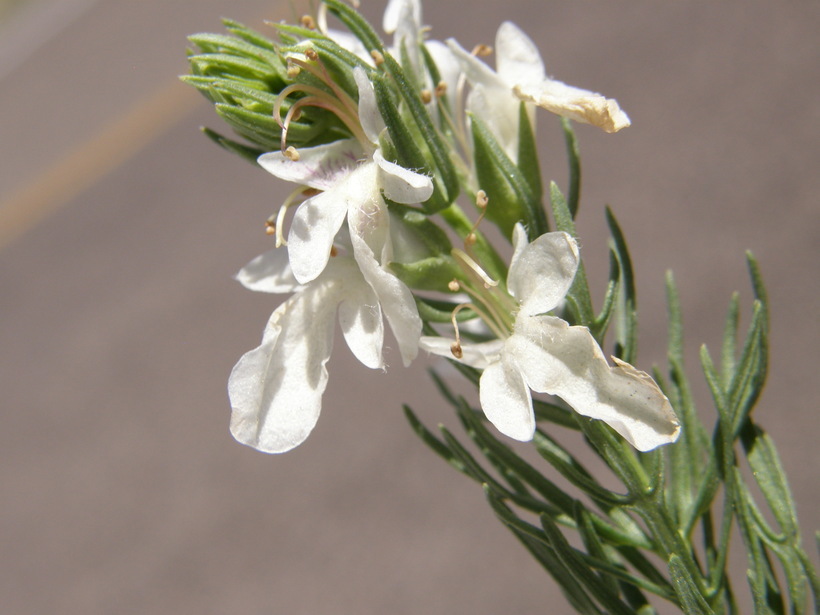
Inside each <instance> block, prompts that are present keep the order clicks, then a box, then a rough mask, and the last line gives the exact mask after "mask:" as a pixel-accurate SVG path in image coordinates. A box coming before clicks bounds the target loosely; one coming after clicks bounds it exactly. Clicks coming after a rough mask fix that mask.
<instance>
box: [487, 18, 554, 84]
mask: <svg viewBox="0 0 820 615" xmlns="http://www.w3.org/2000/svg"><path fill="white" fill-rule="evenodd" d="M495 54H496V55H495V69H496V72H498V74H499V76H500V77H501V79H503V80H504V82H505V83H507V84H508V85H509V86H510V87H512V86H513V85H516V84H519V83H532V82H536V83H538V82H540V81H543V80H544V79H545V78H546V76H547V73H546V71H545V70H544V63H543V62H542V61H541V54H540V53H539V52H538V48H537V47H536V46H535V43H533V42H532V39H531V38H530V37H529V36H527V35H526V34H525V33H524V31H523V30H522V29H521V28H519V27H518V26H517V25H515V24H514V23H512V22H511V21H505V22H504V23H502V24H501V27H499V28H498V32H497V33H496V35H495Z"/></svg>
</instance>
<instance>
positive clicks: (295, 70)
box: [288, 64, 302, 79]
mask: <svg viewBox="0 0 820 615" xmlns="http://www.w3.org/2000/svg"><path fill="white" fill-rule="evenodd" d="M300 72H302V69H301V68H300V67H298V66H296V64H290V65H289V66H288V79H296V76H297V75H298V74H299V73H300Z"/></svg>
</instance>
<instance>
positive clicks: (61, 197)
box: [0, 81, 204, 249]
mask: <svg viewBox="0 0 820 615" xmlns="http://www.w3.org/2000/svg"><path fill="white" fill-rule="evenodd" d="M198 100H202V101H204V99H202V97H201V96H199V94H198V93H197V92H196V91H195V90H194V89H193V88H191V87H190V86H186V85H185V84H183V83H180V82H178V81H174V82H172V83H170V84H168V85H166V86H164V87H162V88H160V89H159V90H157V91H155V92H153V93H152V94H150V95H149V96H147V97H146V98H144V99H142V100H140V101H138V102H137V103H136V104H134V106H133V107H131V108H130V109H129V110H128V111H127V112H126V113H125V114H124V115H121V116H119V117H117V118H115V119H114V120H113V121H112V122H110V123H109V124H107V125H105V126H104V127H103V128H102V129H101V130H100V131H98V132H97V133H95V134H93V135H92V136H91V137H89V139H88V140H86V141H85V142H83V143H81V144H80V145H79V146H78V147H77V148H75V149H74V150H72V151H71V152H70V153H69V154H68V155H67V156H66V157H64V158H62V159H61V160H60V161H58V162H57V163H56V164H54V165H53V166H52V167H51V168H50V169H48V170H47V171H45V172H44V173H41V174H39V175H38V176H37V177H36V178H35V179H34V180H33V181H31V182H29V183H28V184H26V185H24V186H22V187H20V188H19V189H17V190H16V191H14V192H13V193H12V194H11V195H10V196H9V197H8V198H7V199H5V200H4V201H3V202H2V203H0V249H2V248H3V247H5V246H6V245H8V244H9V243H10V242H12V241H14V240H15V239H17V238H18V237H20V236H21V235H23V234H24V233H25V232H26V231H28V230H30V229H31V228H33V227H34V226H35V225H36V224H37V223H38V222H40V221H41V220H43V219H44V218H45V217H46V216H48V215H50V214H52V213H54V212H55V211H56V210H58V209H59V208H60V207H62V206H63V205H65V204H66V203H68V202H69V201H71V199H73V198H75V197H76V196H77V195H79V194H80V193H82V192H83V191H84V190H85V189H87V188H89V187H90V186H92V185H93V184H94V183H95V182H97V181H98V180H99V179H101V178H102V177H103V176H105V175H106V174H108V173H109V172H111V171H113V170H114V169H116V168H117V167H118V166H120V165H121V164H123V163H124V162H125V161H127V160H128V159H129V158H131V157H132V156H133V155H135V154H136V153H138V152H139V151H140V150H142V149H143V148H144V147H145V146H147V145H148V144H149V143H151V142H152V141H153V140H154V139H156V138H157V137H159V136H160V135H161V134H163V133H164V132H165V131H166V130H168V129H169V128H171V127H172V126H173V125H174V124H176V123H177V122H178V121H180V120H181V119H182V118H183V117H185V116H186V115H187V114H188V113H190V112H191V111H192V110H193V109H195V108H196V107H197V101H198Z"/></svg>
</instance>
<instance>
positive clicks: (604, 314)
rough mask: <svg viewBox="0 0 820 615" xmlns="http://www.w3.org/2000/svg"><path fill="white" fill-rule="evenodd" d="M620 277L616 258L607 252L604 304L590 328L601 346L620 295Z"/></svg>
mask: <svg viewBox="0 0 820 615" xmlns="http://www.w3.org/2000/svg"><path fill="white" fill-rule="evenodd" d="M620 277H621V266H620V265H619V264H618V256H617V254H615V252H614V251H612V250H610V252H609V283H608V284H607V287H606V294H605V295H604V304H603V306H602V307H601V311H600V312H599V313H598V316H596V317H595V322H593V323H592V325H591V326H590V328H589V329H590V331H592V335H593V336H594V337H595V339H596V340H598V343H599V344H602V342H603V339H604V336H605V335H606V332H607V329H609V323H610V321H611V320H612V315H613V314H614V313H615V310H614V308H615V305H616V303H617V299H618V296H619V294H620Z"/></svg>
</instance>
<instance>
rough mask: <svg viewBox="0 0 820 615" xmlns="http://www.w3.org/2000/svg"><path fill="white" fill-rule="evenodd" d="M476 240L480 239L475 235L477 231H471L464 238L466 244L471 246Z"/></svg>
mask: <svg viewBox="0 0 820 615" xmlns="http://www.w3.org/2000/svg"><path fill="white" fill-rule="evenodd" d="M476 241H478V238H477V237H476V236H475V233H473V232H472V231H470V233H468V234H467V236H466V237H465V238H464V245H465V246H466V247H468V248H469V247H470V246H474V245H475V242H476Z"/></svg>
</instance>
